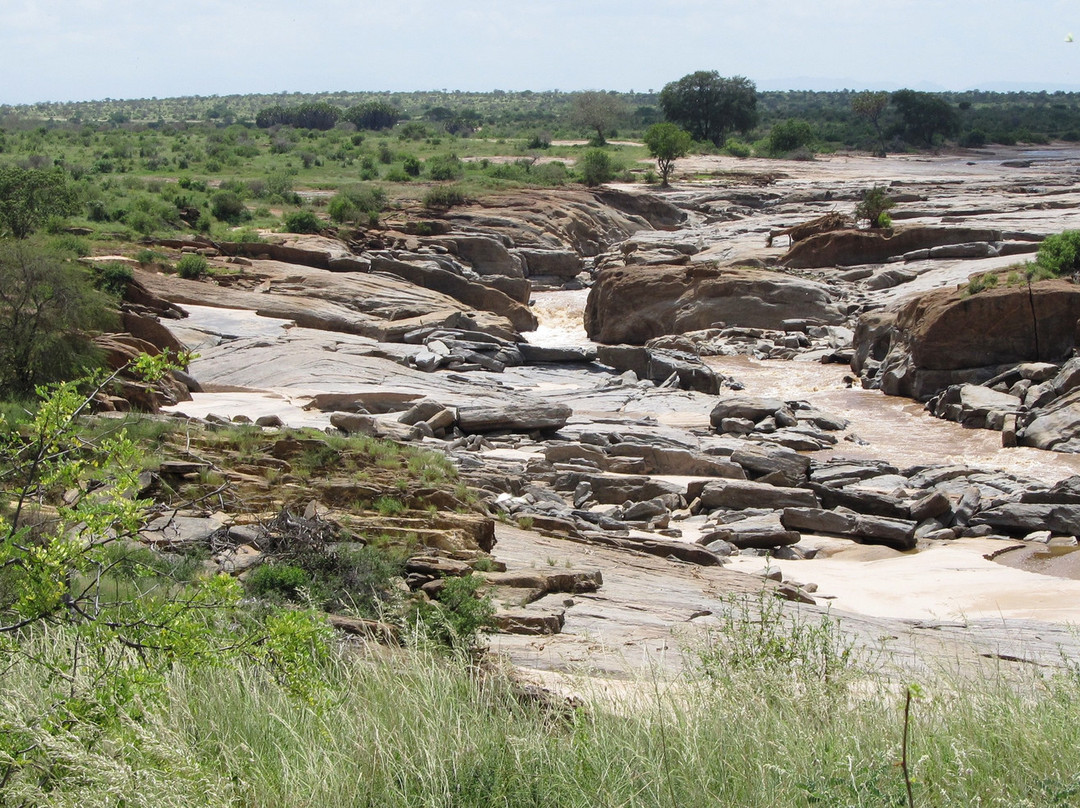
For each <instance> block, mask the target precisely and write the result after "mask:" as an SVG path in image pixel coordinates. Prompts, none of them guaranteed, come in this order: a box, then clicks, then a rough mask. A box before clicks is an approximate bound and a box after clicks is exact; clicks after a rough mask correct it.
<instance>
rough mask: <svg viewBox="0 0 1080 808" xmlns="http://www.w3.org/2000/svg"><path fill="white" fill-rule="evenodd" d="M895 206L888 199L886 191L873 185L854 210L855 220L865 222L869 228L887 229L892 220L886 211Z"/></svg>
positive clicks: (894, 203)
mask: <svg viewBox="0 0 1080 808" xmlns="http://www.w3.org/2000/svg"><path fill="white" fill-rule="evenodd" d="M895 205H896V202H894V201H893V200H892V199H890V198H889V196H888V194H887V193H886V189H885V188H883V187H882V186H879V185H875V186H874V187H873V188H870V189H868V190H867V191H866V192H865V193H864V194H863V198H862V202H860V203H859V204H858V206H856V208H855V218H856V219H859V220H866V221H867V222H868V223H869V224H870V227H882V228H883V227H888V226H889V225H891V224H892V220H891V219H890V218H889V216H888V215H887V211H889V210H891V209H892V208H893V207H894V206H895Z"/></svg>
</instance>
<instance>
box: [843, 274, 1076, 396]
mask: <svg viewBox="0 0 1080 808" xmlns="http://www.w3.org/2000/svg"><path fill="white" fill-rule="evenodd" d="M1078 319H1080V287H1078V286H1075V285H1074V284H1071V283H1067V282H1066V281H1060V280H1052V281H1042V282H1039V283H1035V284H1033V285H1032V286H1031V287H1030V288H1029V287H1028V286H1027V285H1026V284H1024V285H1020V286H1012V287H1010V286H1007V285H1005V284H999V285H998V286H997V287H996V288H993V289H985V290H983V291H981V292H978V293H976V294H970V293H969V292H968V290H967V287H966V285H965V286H962V287H959V288H953V289H941V290H935V291H932V292H927V293H926V294H923V295H920V296H918V297H915V298H912V299H911V300H908V301H907V302H905V303H903V304H902V305H901V306H899V308H897V309H895V310H894V311H891V312H874V313H871V314H869V315H866V316H864V317H863V318H862V319H861V320H860V321H859V324H858V326H857V327H856V329H855V338H854V343H853V345H854V357H853V359H852V369H853V370H855V371H856V372H857V373H860V374H861V375H862V376H863V378H864V385H865V386H870V387H880V389H881V390H882V391H884V392H885V393H887V394H889V395H903V396H910V397H912V398H916V399H919V400H921V401H925V400H927V399H929V398H930V397H931V396H934V395H935V394H937V393H938V392H940V391H941V390H943V389H944V388H946V387H948V386H950V385H953V384H963V383H968V382H972V383H976V384H978V383H981V382H984V381H986V380H988V379H990V378H992V377H994V376H996V375H998V374H999V373H1000V372H1002V371H1003V370H1005V369H1007V368H1009V367H1011V366H1013V365H1016V364H1019V363H1021V362H1055V361H1060V360H1062V359H1064V358H1065V357H1067V356H1068V355H1069V353H1070V352H1071V351H1072V350H1073V348H1074V347H1075V345H1076V324H1077V320H1078Z"/></svg>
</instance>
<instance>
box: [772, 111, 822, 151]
mask: <svg viewBox="0 0 1080 808" xmlns="http://www.w3.org/2000/svg"><path fill="white" fill-rule="evenodd" d="M813 140H814V130H813V127H811V126H810V124H809V123H808V122H807V121H804V120H800V119H798V118H788V119H787V120H786V121H783V122H781V123H778V124H776V125H775V126H773V128H772V129H771V130H770V132H769V151H770V152H771V153H772V154H783V153H785V152H790V151H795V150H796V149H800V148H803V147H805V146H808V145H810V143H812V142H813Z"/></svg>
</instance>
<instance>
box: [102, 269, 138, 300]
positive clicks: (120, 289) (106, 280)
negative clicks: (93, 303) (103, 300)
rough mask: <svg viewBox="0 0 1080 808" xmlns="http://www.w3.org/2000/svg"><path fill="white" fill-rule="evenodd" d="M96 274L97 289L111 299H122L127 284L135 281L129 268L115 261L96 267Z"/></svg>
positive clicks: (133, 274)
mask: <svg viewBox="0 0 1080 808" xmlns="http://www.w3.org/2000/svg"><path fill="white" fill-rule="evenodd" d="M97 272H98V278H97V288H98V289H100V290H101V291H103V292H105V293H107V294H110V295H112V296H113V297H119V298H123V296H124V293H125V292H126V291H127V288H128V284H129V283H131V282H132V281H133V280H134V279H135V273H134V272H132V271H131V267H129V266H127V265H126V264H121V263H119V262H117V261H109V262H107V263H105V264H100V265H98V266H97Z"/></svg>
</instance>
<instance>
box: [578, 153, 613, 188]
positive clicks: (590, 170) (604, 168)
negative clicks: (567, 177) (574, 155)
mask: <svg viewBox="0 0 1080 808" xmlns="http://www.w3.org/2000/svg"><path fill="white" fill-rule="evenodd" d="M577 168H578V172H579V173H580V174H581V181H582V182H583V183H585V184H586V185H588V186H590V187H594V186H597V185H603V184H604V183H605V182H611V181H612V180H613V179H614V178H615V171H616V169H615V164H614V163H613V162H612V160H611V156H610V155H609V154H608V153H607V152H606V151H604V150H603V149H589V150H588V151H586V152H585V154H583V155H582V156H581V159H580V160H579V161H578V166H577Z"/></svg>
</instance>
